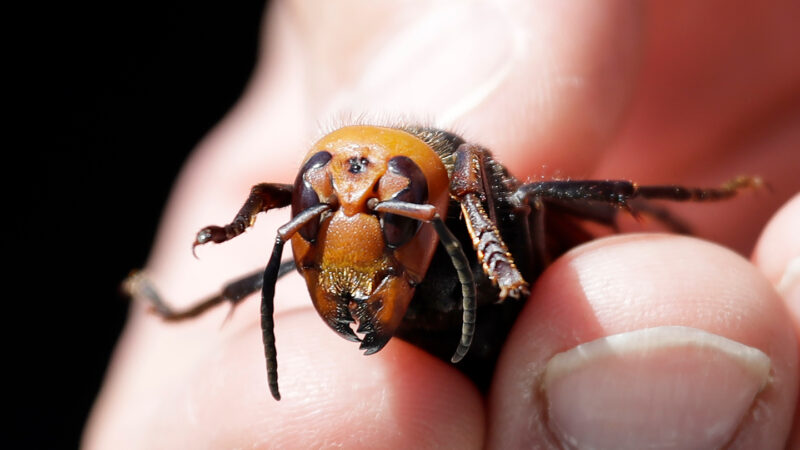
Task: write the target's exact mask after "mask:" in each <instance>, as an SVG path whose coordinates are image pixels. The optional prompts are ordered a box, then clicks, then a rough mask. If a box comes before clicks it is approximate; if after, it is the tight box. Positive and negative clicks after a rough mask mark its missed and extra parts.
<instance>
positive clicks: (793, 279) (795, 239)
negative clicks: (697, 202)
mask: <svg viewBox="0 0 800 450" xmlns="http://www.w3.org/2000/svg"><path fill="white" fill-rule="evenodd" d="M799 229H800V194H797V195H795V196H794V197H793V198H792V199H791V200H790V201H789V202H788V203H787V204H786V205H784V207H783V208H781V210H780V211H778V212H777V213H776V214H775V216H774V217H773V218H772V220H771V221H770V222H769V224H768V225H767V227H766V228H765V229H764V232H763V233H762V234H761V238H760V239H759V241H758V245H756V249H755V252H754V253H753V262H754V263H755V264H756V265H757V266H758V267H759V268H760V269H761V271H762V272H764V274H765V275H766V276H767V279H769V280H770V281H771V282H772V283H773V285H774V286H775V287H776V288H777V290H778V292H779V293H780V294H781V295H783V298H784V301H785V302H786V305H787V306H788V308H789V312H790V314H791V318H792V319H793V320H794V323H795V327H796V329H797V330H800V234H798V232H797V230H799ZM798 447H800V411H795V419H794V426H793V427H792V437H791V439H790V444H789V446H788V447H787V448H798Z"/></svg>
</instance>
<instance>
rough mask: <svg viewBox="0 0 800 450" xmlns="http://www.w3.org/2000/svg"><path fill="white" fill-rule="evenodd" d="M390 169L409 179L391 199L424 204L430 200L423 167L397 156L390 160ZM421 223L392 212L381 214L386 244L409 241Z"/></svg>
mask: <svg viewBox="0 0 800 450" xmlns="http://www.w3.org/2000/svg"><path fill="white" fill-rule="evenodd" d="M388 170H389V172H391V173H392V174H395V175H400V176H402V177H404V178H406V179H408V185H407V186H406V187H405V188H403V189H402V190H400V191H398V192H397V193H396V194H394V195H392V197H391V200H398V201H403V202H409V203H417V204H423V203H425V202H426V201H427V200H428V181H427V180H426V179H425V174H424V173H422V169H420V168H419V166H418V165H417V164H416V163H415V162H414V161H413V160H411V158H409V157H407V156H395V157H394V158H392V159H390V160H389V165H388ZM420 226H421V223H420V222H419V221H418V220H415V219H410V218H408V217H403V216H398V215H396V214H391V213H383V214H382V215H381V227H382V228H383V237H384V239H385V240H386V246H387V247H389V248H397V247H400V246H402V245H403V244H405V243H406V242H408V241H409V240H410V239H411V238H412V237H414V234H416V232H417V230H419V227H420Z"/></svg>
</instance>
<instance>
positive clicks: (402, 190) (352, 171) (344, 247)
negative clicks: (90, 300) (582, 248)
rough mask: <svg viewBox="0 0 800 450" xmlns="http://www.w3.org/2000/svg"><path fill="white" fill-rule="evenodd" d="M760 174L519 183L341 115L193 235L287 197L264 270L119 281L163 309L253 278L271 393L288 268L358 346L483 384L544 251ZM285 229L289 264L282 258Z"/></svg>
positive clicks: (218, 238)
mask: <svg viewBox="0 0 800 450" xmlns="http://www.w3.org/2000/svg"><path fill="white" fill-rule="evenodd" d="M758 182H759V181H758V179H757V178H747V177H743V178H738V179H735V180H733V181H731V182H729V183H728V184H726V185H723V186H722V187H720V188H717V189H695V188H684V187H681V186H639V185H637V184H635V183H632V182H629V181H608V180H567V181H539V182H533V183H528V184H523V183H520V182H519V181H517V180H516V179H515V178H514V177H513V176H512V175H511V174H509V173H508V171H507V170H506V168H505V167H503V166H502V165H501V164H500V163H499V162H497V161H496V160H495V159H494V158H493V157H492V155H491V154H490V152H489V151H488V150H486V149H485V148H482V147H480V146H478V145H475V144H471V143H468V142H465V141H464V139H462V138H461V137H459V136H457V135H455V134H453V133H450V132H447V131H442V130H438V129H435V128H426V127H414V126H407V127H398V128H386V127H377V126H350V127H345V128H341V129H339V130H336V131H334V132H332V133H330V134H328V135H326V136H325V137H323V138H322V139H321V140H320V141H318V142H317V143H316V144H314V146H313V147H312V149H311V150H310V151H309V153H308V154H307V156H306V157H305V160H304V161H303V163H302V165H301V168H300V171H299V172H298V174H297V178H296V180H295V182H294V184H293V185H284V184H275V183H263V184H258V185H256V186H254V187H253V189H252V190H251V192H250V195H249V197H248V198H247V200H246V202H245V204H244V206H243V207H242V208H241V210H240V211H239V213H238V214H237V215H236V217H235V218H234V219H233V221H232V222H231V223H230V224H228V225H225V226H221V227H220V226H208V227H206V228H203V229H202V230H200V232H199V233H198V234H197V237H196V239H195V242H194V246H197V245H201V244H206V243H208V242H216V243H221V242H225V241H227V240H229V239H232V238H234V237H236V236H238V235H239V234H241V233H243V232H244V231H245V229H247V228H248V227H250V226H252V225H253V224H254V222H255V218H256V215H257V214H258V213H260V212H266V211H269V210H270V209H273V208H280V207H284V206H289V205H291V208H292V219H291V220H290V221H289V222H288V223H286V224H285V225H284V226H282V227H280V228H279V229H278V236H277V239H276V241H275V246H274V248H273V252H272V256H271V258H270V260H269V263H268V264H267V267H266V270H265V271H263V272H262V271H258V272H256V273H253V274H250V275H247V276H245V277H243V278H241V279H239V280H236V281H233V282H232V283H229V284H228V285H226V286H225V287H224V289H223V291H222V293H221V294H219V295H216V296H214V297H211V298H209V299H206V300H204V301H202V302H199V303H197V304H196V305H194V306H192V307H190V308H188V309H186V310H182V311H176V310H174V309H172V308H170V307H169V306H168V305H167V304H166V303H165V302H164V301H163V300H162V299H161V298H160V297H159V296H158V295H157V293H156V292H155V290H154V289H153V288H152V286H151V285H150V284H149V283H148V282H147V280H146V278H144V277H143V276H142V275H141V274H139V275H135V276H133V277H132V278H131V279H130V280H129V283H128V286H129V290H130V291H131V293H132V294H133V295H136V296H140V297H143V298H145V299H147V300H149V301H150V303H151V304H152V305H153V307H154V309H155V311H156V312H157V313H159V314H160V315H161V316H162V317H164V318H165V319H168V320H181V319H185V318H189V317H194V316H196V315H198V314H200V313H202V312H203V311H205V310H206V309H208V308H210V307H212V306H214V305H216V304H219V303H221V302H231V303H232V304H234V305H235V304H237V303H238V302H239V301H241V300H242V299H244V298H245V297H246V296H247V295H249V294H251V293H253V292H255V291H257V290H259V289H260V290H261V291H262V302H261V328H262V335H263V341H264V350H265V356H266V360H267V374H268V381H269V388H270V391H271V393H272V395H273V397H275V398H276V399H280V394H279V392H278V379H277V376H278V375H277V358H276V350H275V337H274V334H273V317H272V316H273V298H274V293H275V283H276V281H277V279H278V278H279V277H280V276H282V275H283V274H285V273H288V272H289V271H291V269H292V268H293V266H294V267H295V268H296V269H297V271H298V272H300V274H301V275H303V277H304V278H305V281H306V284H307V286H308V291H309V294H310V296H311V300H312V302H313V304H314V306H315V308H316V310H317V312H318V313H319V315H320V316H321V317H322V319H323V320H324V321H325V323H327V324H328V326H329V327H330V328H332V329H333V330H334V331H336V332H337V333H338V334H339V335H340V336H342V337H344V338H345V339H348V340H351V341H360V342H361V347H360V348H361V349H363V350H364V353H365V354H372V353H375V352H377V351H379V350H380V349H381V348H383V346H384V345H386V343H387V342H388V341H389V339H390V338H391V337H392V336H397V337H399V338H401V339H404V340H406V341H409V342H411V343H413V344H415V345H417V346H419V347H421V348H423V349H425V350H427V351H429V352H430V353H432V354H434V355H436V356H438V357H440V358H442V359H449V360H450V361H452V362H453V363H456V364H457V367H458V368H459V369H461V370H462V371H463V372H464V373H466V374H467V375H468V376H470V377H471V378H472V379H473V380H474V381H475V382H476V383H477V384H478V385H479V386H480V387H484V388H485V387H486V386H487V384H488V381H489V379H490V377H491V374H492V372H493V369H494V364H495V361H496V359H497V356H498V354H499V351H500V349H501V347H502V344H503V342H504V340H505V338H506V335H507V333H508V331H509V330H510V328H511V325H512V324H513V322H514V320H515V318H516V316H517V314H518V313H519V311H520V309H521V308H522V306H523V303H524V299H525V298H526V297H527V295H528V288H529V283H530V282H533V281H534V280H535V279H536V278H537V277H538V275H539V274H540V273H541V272H542V270H543V269H544V268H545V266H546V265H547V264H548V262H549V261H551V260H552V259H553V258H555V257H558V256H559V255H561V254H562V253H564V252H565V251H566V250H568V249H569V248H571V247H574V246H575V245H578V244H580V243H581V242H585V241H587V240H590V239H592V235H591V234H589V233H588V232H586V231H584V228H583V227H582V226H581V222H582V221H592V222H597V223H600V224H603V225H606V226H609V227H614V226H615V223H616V213H617V211H618V210H619V209H626V210H628V211H629V212H631V213H643V214H645V213H646V214H651V215H653V216H655V217H656V218H657V219H659V220H661V221H662V222H664V223H665V224H666V225H668V226H670V227H672V228H673V229H676V230H678V231H684V229H683V226H682V225H681V224H680V222H679V221H677V220H674V219H672V218H671V217H670V216H669V214H667V213H666V211H665V210H663V209H661V208H658V207H656V206H654V205H652V204H650V203H646V202H645V201H644V200H645V199H667V200H692V201H699V200H718V199H724V198H728V197H731V196H733V195H734V194H735V193H736V191H737V189H739V188H742V187H748V186H753V185H755V184H757V183H758ZM288 240H291V242H292V249H293V252H294V261H293V262H291V261H289V262H284V263H281V255H282V251H283V246H284V244H285V243H286V242H287V241H288ZM437 242H438V243H441V245H438V244H437ZM509 296H510V297H513V299H512V300H506V298H507V297H509ZM353 328H355V331H354V330H353ZM454 350H455V352H454ZM451 355H452V356H451Z"/></svg>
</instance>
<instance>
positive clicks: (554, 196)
mask: <svg viewBox="0 0 800 450" xmlns="http://www.w3.org/2000/svg"><path fill="white" fill-rule="evenodd" d="M762 184H763V183H762V181H761V179H759V178H756V177H739V178H736V179H733V180H731V181H729V182H728V183H725V184H724V185H722V187H719V188H715V189H702V188H687V187H683V186H639V185H638V184H636V183H633V182H631V181H608V180H605V181H604V180H575V181H542V182H539V183H531V184H526V185H524V186H522V187H520V188H519V190H518V191H517V196H518V197H524V198H536V197H538V198H541V199H542V200H545V201H547V200H556V201H568V200H589V201H599V202H605V203H608V204H613V205H615V206H618V207H622V208H627V209H630V208H629V205H628V201H629V200H632V199H634V198H646V199H662V200H672V201H713V200H723V199H726V198H730V197H733V196H734V195H736V192H737V191H738V190H739V189H744V188H755V187H759V186H761V185H762Z"/></svg>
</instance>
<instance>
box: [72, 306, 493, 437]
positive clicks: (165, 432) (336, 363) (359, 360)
mask: <svg viewBox="0 0 800 450" xmlns="http://www.w3.org/2000/svg"><path fill="white" fill-rule="evenodd" d="M276 334H277V347H278V364H279V366H278V370H279V375H280V378H279V383H280V388H281V393H282V400H281V401H279V402H278V401H275V400H273V398H272V397H271V396H270V394H269V391H268V389H267V382H266V373H265V368H264V357H263V349H262V347H261V330H260V329H259V327H258V326H257V325H256V324H251V326H248V327H244V328H242V329H240V330H238V331H237V332H236V333H233V334H230V335H228V336H226V338H225V339H223V340H220V341H219V342H218V345H217V346H216V347H213V346H212V347H211V348H210V350H208V349H207V351H206V353H205V354H203V355H199V356H198V357H197V358H196V361H195V363H194V364H193V365H191V366H188V367H185V368H183V369H182V370H179V371H177V372H170V371H164V370H163V369H162V368H159V367H149V369H148V370H150V371H152V372H161V375H162V379H161V380H160V382H159V383H157V384H153V388H152V390H150V391H147V392H139V393H138V396H137V398H138V401H133V402H132V401H130V399H129V401H127V402H121V403H118V404H117V408H119V407H121V406H120V405H124V407H125V408H126V410H127V411H126V412H127V414H121V413H119V411H117V414H108V415H106V417H109V418H110V419H108V421H107V423H105V424H103V425H104V426H97V427H91V429H90V430H91V431H96V432H97V433H91V432H90V433H89V434H88V435H89V436H90V437H91V439H89V442H90V445H89V447H95V448H109V447H118V446H117V445H113V444H112V441H111V440H107V439H112V437H114V438H116V439H120V438H121V437H124V439H126V440H125V441H124V442H125V445H126V446H129V447H131V448H154V447H158V448H243V447H248V448H250V447H259V448H260V447H270V448H272V447H274V448H322V447H330V446H343V447H345V448H354V447H361V446H372V447H375V446H377V447H386V448H409V447H411V446H413V447H415V448H417V447H420V448H440V447H451V446H454V447H456V448H477V447H480V445H481V443H482V442H483V430H484V424H483V420H484V418H483V411H482V408H483V407H482V403H481V402H482V401H481V399H480V395H479V394H478V392H477V390H476V389H475V388H474V387H473V386H472V385H471V384H470V382H469V381H468V380H467V379H466V378H465V377H463V376H462V375H461V374H460V373H458V372H457V371H456V370H454V369H453V368H451V367H449V366H448V365H447V364H445V363H444V362H441V361H439V360H437V359H435V358H433V357H432V356H430V355H427V354H425V353H424V352H422V351H421V350H418V349H416V348H415V347H412V346H411V345H409V344H406V343H404V342H402V341H399V340H393V341H391V342H390V343H389V344H388V345H387V347H386V348H385V349H384V350H383V351H381V352H379V353H377V354H375V355H371V356H369V357H365V356H363V355H361V352H359V351H358V348H357V346H355V345H353V344H352V343H350V342H347V341H345V340H343V339H339V338H337V337H336V336H334V335H333V334H332V333H331V332H330V331H329V330H328V329H327V327H325V325H324V324H323V323H322V322H321V321H320V320H319V318H318V317H317V316H316V314H314V313H313V311H311V310H303V311H301V310H295V311H292V312H288V313H284V314H279V315H278V317H276ZM153 351H158V349H153ZM129 388H130V386H129ZM112 403H113V402H110V401H106V402H105V405H106V407H107V408H112V409H113V406H109V405H111V404H112ZM105 412H107V413H109V412H113V411H110V410H108V409H106V411H105ZM123 416H124V417H123ZM114 420H116V422H113V421H114ZM117 442H118V441H117Z"/></svg>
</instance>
